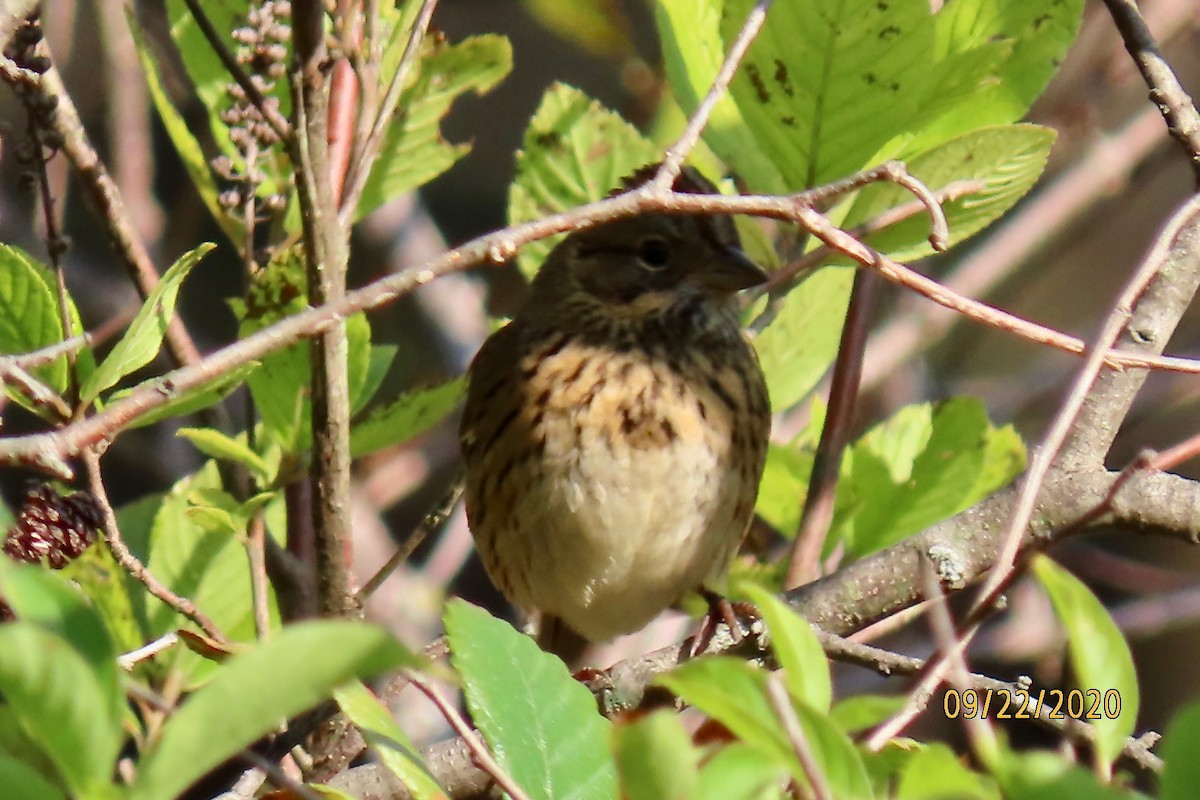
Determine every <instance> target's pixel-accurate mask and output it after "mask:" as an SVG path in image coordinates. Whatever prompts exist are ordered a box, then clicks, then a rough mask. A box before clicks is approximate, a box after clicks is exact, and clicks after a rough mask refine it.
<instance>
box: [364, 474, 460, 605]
mask: <svg viewBox="0 0 1200 800" xmlns="http://www.w3.org/2000/svg"><path fill="white" fill-rule="evenodd" d="M462 493H463V476H462V475H461V474H460V475H458V476H457V477H456V478H455V479H454V482H453V483H452V484H451V485H450V488H449V489H447V490H446V493H445V495H443V496H442V499H441V500H439V501H438V504H437V505H436V506H434V507H433V508H432V509H431V510H430V511H429V513H428V514H426V515H425V516H424V517H423V518H422V519H421V522H420V523H419V524H418V525H417V527H416V528H415V529H413V531H412V533H410V534H409V535H408V538H406V539H405V540H404V543H403V544H402V545H400V546H399V547H398V548H396V552H395V554H394V555H393V556H392V557H391V558H389V559H388V561H387V563H386V564H384V565H383V566H382V567H380V568H379V571H378V572H376V573H375V574H374V575H372V576H371V578H370V580H368V581H367V582H366V583H365V584H363V587H362V588H361V589H359V590H358V595H357V596H356V597H355V599H356V601H357V603H358V605H359V606H362V605H364V604H365V603H366V602H367V600H368V599H369V598H370V597H371V595H372V594H374V593H375V591H376V590H377V589H378V588H379V587H380V586H382V585H383V582H384V581H386V580H387V579H388V576H390V575H391V574H392V573H393V572H395V571H396V568H397V567H399V566H400V565H401V564H403V563H404V562H405V561H408V559H409V557H410V556H412V554H413V551H415V550H416V549H417V548H418V547H420V546H421V542H423V541H425V538H426V537H427V536H429V534H431V533H433V532H434V531H436V530H437V529H438V528H440V527H441V526H442V525H443V524H444V523H445V522H446V518H447V517H449V516H450V512H451V511H453V510H454V506H455V505H456V504H457V503H458V499H459V498H460V497H462Z"/></svg>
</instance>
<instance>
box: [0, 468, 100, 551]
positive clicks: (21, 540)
mask: <svg viewBox="0 0 1200 800" xmlns="http://www.w3.org/2000/svg"><path fill="white" fill-rule="evenodd" d="M103 526H104V516H103V514H102V513H101V511H100V506H99V504H98V503H97V502H96V500H95V498H93V497H92V496H91V495H90V494H88V493H87V492H76V493H75V494H72V495H66V496H64V495H61V494H59V493H58V492H56V491H55V490H54V489H53V488H52V487H50V486H48V485H46V484H42V485H40V486H34V487H32V488H30V489H29V490H28V491H27V492H26V493H25V499H24V502H23V503H22V505H21V510H20V511H19V512H18V513H17V521H16V522H15V523H13V526H12V527H11V528H9V531H8V536H7V537H6V538H5V540H4V553H5V555H7V556H8V557H9V558H11V559H13V560H14V561H26V562H29V563H31V564H41V563H45V564H46V565H48V566H49V567H50V568H51V569H62V568H63V567H65V566H66V565H67V564H69V563H70V562H71V561H73V560H75V559H76V558H78V557H79V556H80V554H81V553H83V551H84V550H86V549H87V548H88V546H89V545H90V544H91V543H92V542H94V541H95V540H96V532H97V531H98V530H99V529H100V528H102V527H103Z"/></svg>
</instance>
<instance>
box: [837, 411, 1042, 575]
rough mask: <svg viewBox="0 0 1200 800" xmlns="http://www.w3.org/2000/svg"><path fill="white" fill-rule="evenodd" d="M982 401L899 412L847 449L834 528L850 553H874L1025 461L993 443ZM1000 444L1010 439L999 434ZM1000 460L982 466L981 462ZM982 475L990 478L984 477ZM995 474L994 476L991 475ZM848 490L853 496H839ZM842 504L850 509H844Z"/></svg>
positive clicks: (966, 502)
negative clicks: (985, 478)
mask: <svg viewBox="0 0 1200 800" xmlns="http://www.w3.org/2000/svg"><path fill="white" fill-rule="evenodd" d="M996 436H997V434H996V433H995V429H994V428H993V427H992V425H991V423H990V422H989V421H988V419H987V412H986V410H985V409H984V407H983V404H982V403H981V402H980V401H979V400H977V399H975V398H971V397H956V398H952V399H950V400H947V401H945V402H944V403H939V404H937V405H936V406H931V405H929V404H921V405H915V406H908V407H906V408H903V409H901V410H900V411H898V412H897V413H896V414H895V415H894V416H893V417H892V418H891V419H889V420H887V421H886V422H884V423H881V424H880V425H877V426H876V427H875V428H873V429H871V430H870V431H868V432H867V434H866V435H864V436H863V437H862V438H861V439H860V440H859V441H858V442H856V443H855V444H854V446H853V448H852V449H851V452H850V458H849V459H848V465H847V466H846V467H845V468H844V469H845V472H846V476H845V480H844V481H843V486H842V487H841V488H840V490H839V507H840V508H839V510H840V511H844V512H845V513H839V514H838V515H837V518H836V521H835V527H836V528H837V529H838V531H839V532H840V533H841V536H842V540H843V541H844V543H845V544H846V546H847V552H848V554H849V555H851V556H852V557H854V558H861V557H862V556H864V555H866V554H868V553H873V552H876V551H878V550H880V549H882V548H884V547H887V546H889V545H891V544H894V543H895V542H898V541H900V540H901V539H902V538H904V537H905V536H908V535H910V534H912V533H915V532H917V531H920V530H923V529H925V528H926V527H928V526H929V525H932V524H933V523H935V522H938V521H940V520H942V519H946V518H947V517H950V516H952V515H954V514H956V513H958V512H959V511H962V510H963V509H965V508H968V507H969V506H971V505H972V504H974V503H975V502H977V501H978V500H980V499H982V498H983V497H984V496H986V495H987V494H988V493H990V492H992V491H994V490H995V489H997V488H999V486H1000V485H1003V484H1004V483H1006V482H1007V481H1009V480H1011V479H1012V478H1013V477H1015V475H1016V474H1017V471H1019V469H1020V468H1022V467H1023V466H1024V463H1023V462H1024V459H1023V453H1022V457H1021V458H1019V459H1017V458H1014V457H1013V453H1012V452H1011V451H1009V450H1006V449H1004V448H1003V447H1000V446H995V445H993V444H992V441H993V439H994V438H996ZM999 438H1000V444H1001V445H1003V444H1005V443H1011V437H1006V436H1004V435H1002V434H1001V435H1000V437H999ZM989 456H991V457H998V459H999V462H1000V463H1001V464H1003V465H1004V467H1005V469H1006V470H1007V471H1001V469H999V468H998V467H997V466H996V463H990V464H988V466H987V467H986V469H985V459H986V458H988V457H989ZM985 472H986V473H987V475H988V480H984V479H983V475H984V474H985ZM996 479H1000V480H996ZM843 493H848V494H849V497H851V498H852V500H849V501H845V500H843V496H844V495H843ZM846 509H849V510H848V511H847V510H846Z"/></svg>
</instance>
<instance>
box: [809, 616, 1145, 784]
mask: <svg viewBox="0 0 1200 800" xmlns="http://www.w3.org/2000/svg"><path fill="white" fill-rule="evenodd" d="M817 637H818V638H819V639H820V640H821V647H822V648H824V650H825V655H827V656H829V657H830V658H832V659H834V660H837V661H842V662H845V663H848V664H858V665H859V666H862V667H866V668H867V669H871V670H874V671H876V672H878V673H879V674H880V675H884V676H891V675H911V674H914V673H917V672H920V671H921V670H922V669H923V668H924V667H925V663H926V662H925V661H924V660H923V659H920V658H914V657H913V656H906V655H901V654H899V653H893V652H891V651H890V650H883V649H881V648H878V647H872V646H871V645H866V644H858V643H856V642H852V641H850V640H849V639H845V638H843V637H841V636H835V635H834V634H831V633H826V632H824V631H820V630H818V631H817ZM970 683H971V686H972V687H974V688H975V689H983V690H989V691H993V692H1000V691H1007V692H1013V691H1015V690H1017V689H1018V688H1019V687H1018V685H1016V684H1013V683H1008V682H1005V681H1001V680H997V679H996V678H990V677H988V676H986V675H979V674H974V673H973V674H971V675H970ZM1024 691H1028V690H1024ZM1037 720H1038V721H1039V722H1041V723H1042V724H1044V725H1046V726H1048V727H1050V728H1053V729H1055V730H1058V731H1061V732H1063V733H1065V734H1066V735H1068V736H1070V737H1071V738H1072V739H1075V740H1078V741H1084V742H1088V743H1092V742H1094V741H1095V739H1096V732H1095V729H1094V728H1093V727H1092V725H1090V724H1089V723H1087V722H1084V721H1082V720H1077V719H1073V718H1071V717H1069V716H1065V715H1058V716H1052V715H1051V713H1050V710H1049V709H1047V708H1044V707H1043V706H1042V705H1040V704H1039V706H1038V709H1037ZM1121 754H1122V755H1123V756H1124V757H1125V758H1126V759H1128V760H1129V761H1130V762H1132V763H1134V764H1136V765H1137V766H1139V767H1141V768H1142V769H1144V770H1146V771H1148V772H1154V773H1159V772H1162V770H1163V762H1162V759H1160V758H1159V757H1158V756H1156V755H1154V754H1153V753H1151V752H1150V749H1149V748H1148V747H1147V746H1146V742H1145V740H1144V735H1143V736H1142V737H1137V738H1134V737H1129V738H1128V739H1126V740H1125V746H1124V748H1123V749H1122V751H1121Z"/></svg>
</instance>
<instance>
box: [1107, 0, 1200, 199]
mask: <svg viewBox="0 0 1200 800" xmlns="http://www.w3.org/2000/svg"><path fill="white" fill-rule="evenodd" d="M1104 4H1105V5H1106V6H1108V11H1109V13H1110V14H1111V15H1112V18H1113V23H1114V24H1115V25H1116V26H1117V30H1118V31H1120V33H1121V39H1122V40H1123V41H1124V42H1125V49H1126V50H1128V51H1129V55H1130V56H1131V57H1132V58H1133V61H1134V63H1135V64H1137V67H1138V70H1139V71H1140V72H1141V73H1142V77H1143V78H1144V79H1145V81H1146V85H1147V86H1149V87H1150V100H1151V101H1152V102H1153V103H1154V104H1155V105H1156V106H1158V110H1159V112H1160V113H1161V114H1162V115H1163V119H1165V120H1166V122H1167V130H1168V131H1169V132H1170V133H1171V135H1172V136H1174V137H1175V139H1176V140H1178V142H1179V143H1180V144H1181V145H1182V146H1183V149H1184V150H1185V151H1186V152H1187V155H1188V159H1189V160H1190V161H1191V162H1192V172H1193V173H1194V174H1195V179H1196V185H1197V186H1198V187H1200V114H1198V113H1197V111H1196V106H1195V104H1194V103H1193V102H1192V98H1190V97H1189V96H1188V94H1187V92H1186V91H1184V88H1183V86H1182V85H1181V84H1180V83H1179V79H1178V78H1176V77H1175V73H1174V71H1173V70H1172V69H1171V66H1170V64H1168V63H1167V62H1166V60H1165V59H1164V58H1163V57H1162V54H1161V53H1159V52H1158V47H1157V46H1156V45H1155V43H1154V37H1153V36H1151V35H1150V29H1149V28H1148V27H1146V20H1144V19H1142V14H1141V12H1140V11H1139V10H1138V7H1137V3H1135V2H1134V1H1133V0H1104Z"/></svg>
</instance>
